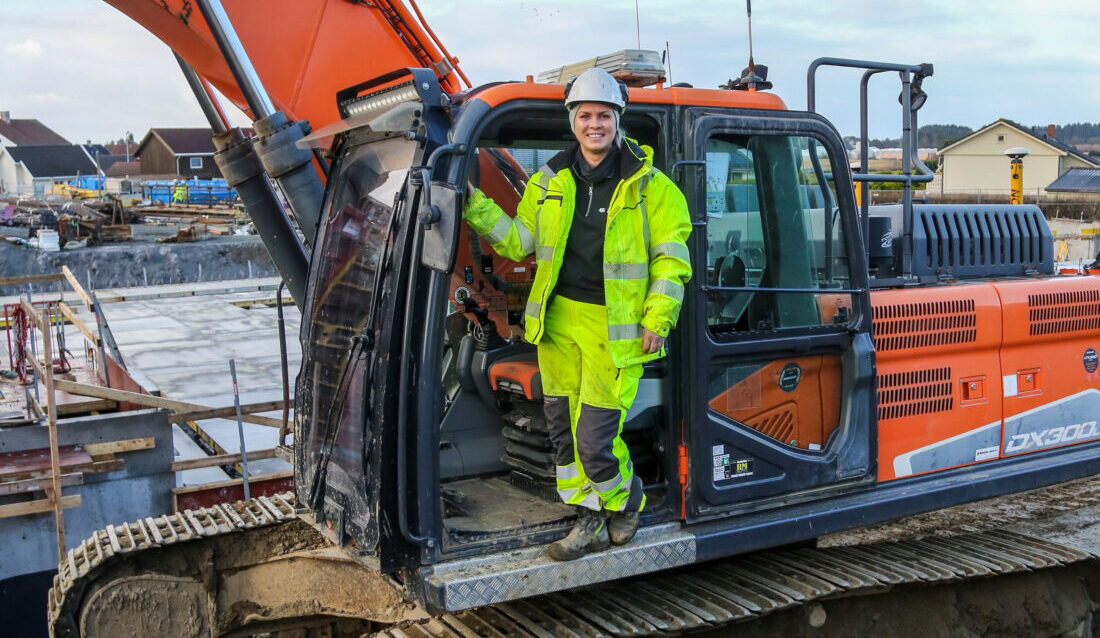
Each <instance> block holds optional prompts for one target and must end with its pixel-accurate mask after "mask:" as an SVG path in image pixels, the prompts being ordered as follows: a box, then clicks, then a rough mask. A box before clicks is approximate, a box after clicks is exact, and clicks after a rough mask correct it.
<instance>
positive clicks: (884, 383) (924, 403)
mask: <svg viewBox="0 0 1100 638" xmlns="http://www.w3.org/2000/svg"><path fill="white" fill-rule="evenodd" d="M954 403H955V399H954V398H953V397H952V396H951V368H933V369H931V370H920V371H916V372H897V373H894V374H884V375H881V376H879V378H878V418H879V420H880V421H885V420H887V419H900V418H903V417H907V416H914V415H917V414H931V413H933V412H947V411H949V410H950V409H951V408H952V406H954Z"/></svg>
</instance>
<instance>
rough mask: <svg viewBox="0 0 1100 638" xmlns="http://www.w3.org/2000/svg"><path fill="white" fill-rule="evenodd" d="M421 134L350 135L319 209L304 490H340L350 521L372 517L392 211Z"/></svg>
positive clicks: (302, 420)
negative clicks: (374, 367)
mask: <svg viewBox="0 0 1100 638" xmlns="http://www.w3.org/2000/svg"><path fill="white" fill-rule="evenodd" d="M415 150H416V144H415V142H410V141H407V140H405V139H404V138H397V137H388V138H385V139H381V140H377V141H373V142H370V143H366V144H360V145H351V144H349V145H347V146H346V147H345V149H344V150H343V151H342V153H341V157H340V161H339V162H338V166H339V167H340V168H339V173H338V174H337V175H335V176H334V177H335V180H334V181H333V184H336V185H337V186H336V187H335V188H334V189H333V190H332V192H331V193H330V195H329V198H328V201H327V202H326V204H325V207H324V214H323V217H322V219H321V226H320V231H319V237H318V240H317V244H316V248H315V255H314V263H315V264H317V266H316V267H315V268H314V269H313V271H312V272H311V274H310V282H309V287H308V290H309V295H310V296H309V299H307V304H306V307H305V315H306V317H308V322H304V326H305V328H304V330H303V335H302V339H303V344H302V346H303V347H302V351H303V353H304V360H303V364H302V368H301V371H300V372H299V375H298V380H297V389H296V393H297V399H296V405H297V406H298V410H297V411H296V414H295V435H296V436H297V437H298V438H297V441H296V443H297V445H296V449H297V450H298V455H299V457H300V458H299V459H298V461H299V462H298V463H296V468H297V472H298V474H297V476H296V482H297V484H298V493H299V498H302V497H303V495H309V500H310V504H311V505H312V506H314V507H317V506H319V505H321V499H322V498H323V497H324V496H325V495H326V493H329V496H330V497H331V492H332V491H334V490H335V491H336V492H339V493H340V494H341V495H343V496H342V500H344V502H342V503H340V508H341V509H342V510H345V511H346V512H347V514H348V516H347V521H348V523H349V524H353V522H355V521H359V522H360V523H363V522H365V521H367V520H373V519H374V516H373V513H372V512H371V511H369V504H370V503H371V502H375V501H374V499H373V498H371V497H370V496H369V490H368V489H367V487H366V478H367V476H368V474H369V467H370V463H371V461H370V458H369V452H370V450H369V447H370V440H371V423H370V421H371V416H370V414H369V413H368V411H367V410H366V409H365V406H368V405H370V397H369V396H368V394H369V392H370V387H371V386H370V379H369V377H370V371H371V363H372V356H373V351H372V344H373V343H374V342H375V341H376V340H377V339H378V335H377V331H378V325H377V320H376V319H377V315H378V312H379V309H380V308H379V305H380V304H379V298H380V297H381V294H380V292H381V291H382V289H383V283H384V281H385V278H386V276H387V274H388V263H389V257H390V247H391V246H392V243H393V234H394V227H395V224H394V217H395V214H394V211H395V208H396V207H397V204H398V201H399V200H398V198H399V197H400V195H401V193H402V192H403V187H404V184H405V179H406V176H407V175H408V169H409V166H410V165H411V164H412V163H413V156H414V152H415Z"/></svg>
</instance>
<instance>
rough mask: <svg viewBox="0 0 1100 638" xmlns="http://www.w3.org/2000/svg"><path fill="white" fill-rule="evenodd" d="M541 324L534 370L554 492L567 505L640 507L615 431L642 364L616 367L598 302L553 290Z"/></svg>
mask: <svg viewBox="0 0 1100 638" xmlns="http://www.w3.org/2000/svg"><path fill="white" fill-rule="evenodd" d="M545 326H546V331H545V333H544V334H543V337H542V340H541V341H540V342H539V346H538V349H539V371H540V372H541V376H542V388H543V396H544V397H545V399H544V407H543V409H544V411H545V413H546V423H547V426H548V428H549V430H550V440H551V441H552V442H553V444H554V463H555V464H556V465H557V488H558V494H559V495H560V496H561V498H562V500H563V501H565V502H566V503H568V504H570V505H580V506H583V507H589V508H591V509H601V508H602V509H607V510H612V511H623V510H640V509H641V508H642V507H643V506H644V505H645V495H644V494H643V493H642V489H641V481H636V480H634V466H633V464H632V463H631V462H630V451H629V450H627V447H626V443H624V442H623V440H622V437H621V436H620V435H621V433H622V427H623V419H624V417H625V416H626V411H627V410H628V409H629V408H630V404H631V403H633V402H634V396H635V395H636V394H637V392H638V379H639V378H640V377H641V376H642V366H641V364H638V365H633V366H630V367H627V368H621V369H620V368H616V367H615V364H614V363H613V362H612V360H611V353H610V347H609V344H608V340H607V309H606V308H605V307H604V306H600V305H594V304H587V303H582V302H579V301H573V300H572V299H568V298H566V297H562V296H560V295H559V296H555V297H554V298H553V299H552V301H551V302H550V306H549V308H547V310H546V319H545Z"/></svg>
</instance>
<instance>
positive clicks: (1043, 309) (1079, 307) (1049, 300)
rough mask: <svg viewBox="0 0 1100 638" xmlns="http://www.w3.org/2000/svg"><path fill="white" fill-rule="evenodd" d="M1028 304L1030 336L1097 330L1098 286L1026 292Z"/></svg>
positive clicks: (1099, 313)
mask: <svg viewBox="0 0 1100 638" xmlns="http://www.w3.org/2000/svg"><path fill="white" fill-rule="evenodd" d="M1027 305H1028V308H1029V310H1028V318H1029V319H1030V320H1031V334H1032V336H1034V335H1049V334H1061V333H1064V332H1080V331H1082V330H1100V290H1075V291H1072V292H1048V293H1043V294H1039V295H1028V296H1027Z"/></svg>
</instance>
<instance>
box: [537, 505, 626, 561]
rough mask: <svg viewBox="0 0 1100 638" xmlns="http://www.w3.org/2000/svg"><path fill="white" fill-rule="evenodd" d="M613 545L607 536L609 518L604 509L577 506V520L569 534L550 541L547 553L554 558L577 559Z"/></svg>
mask: <svg viewBox="0 0 1100 638" xmlns="http://www.w3.org/2000/svg"><path fill="white" fill-rule="evenodd" d="M610 546H611V543H610V541H609V540H608V538H607V518H606V516H604V513H603V512H602V511H600V512H597V511H594V510H590V509H588V508H587V507H578V508H577V522H576V523H574V524H573V529H572V530H570V532H569V535H568V536H566V537H565V538H563V539H561V540H560V541H555V542H553V543H550V547H548V548H547V549H546V553H547V554H549V555H550V558H553V559H554V560H575V559H577V558H580V557H581V556H584V555H585V554H590V553H592V552H602V551H603V550H605V549H607V548H608V547H610Z"/></svg>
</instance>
